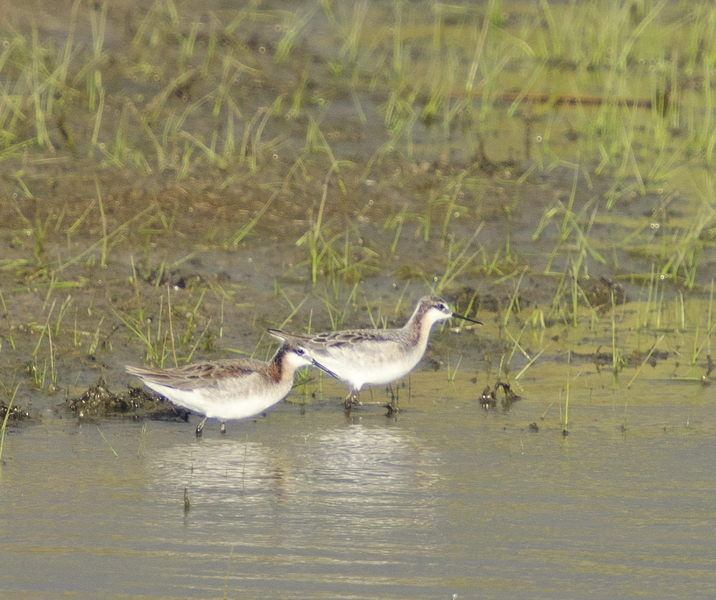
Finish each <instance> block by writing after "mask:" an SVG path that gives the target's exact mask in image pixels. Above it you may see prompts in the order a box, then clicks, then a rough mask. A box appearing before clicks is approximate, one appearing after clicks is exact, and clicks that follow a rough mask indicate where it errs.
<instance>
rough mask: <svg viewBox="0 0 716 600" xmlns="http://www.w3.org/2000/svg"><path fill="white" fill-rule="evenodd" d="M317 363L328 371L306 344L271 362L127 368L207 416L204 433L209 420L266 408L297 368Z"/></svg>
mask: <svg viewBox="0 0 716 600" xmlns="http://www.w3.org/2000/svg"><path fill="white" fill-rule="evenodd" d="M307 365H313V366H315V367H318V368H319V369H323V370H324V371H326V373H328V374H329V375H331V376H333V377H336V375H335V373H333V372H331V371H329V370H328V369H325V368H324V367H323V366H321V365H320V364H319V363H318V362H316V361H315V360H314V359H313V358H311V357H310V356H309V355H308V352H306V351H305V350H304V349H303V348H299V347H297V346H294V345H292V344H290V343H284V344H282V345H281V346H280V347H279V349H278V350H277V351H276V354H274V356H273V358H272V359H271V360H270V361H269V362H267V363H266V362H262V361H260V360H253V359H246V358H238V359H226V360H217V361H213V362H203V363H195V364H191V365H186V366H183V367H175V368H170V369H150V368H146V367H132V366H127V367H126V369H127V372H128V373H130V374H131V375H135V376H136V377H139V379H141V380H142V382H143V383H144V385H146V386H147V387H149V388H151V389H153V390H154V391H155V392H159V393H160V394H161V395H162V396H164V397H165V398H166V399H167V400H169V401H170V402H173V403H174V404H176V405H178V406H181V407H182V408H186V409H189V410H193V411H195V412H197V413H199V414H201V415H203V416H204V419H203V420H202V421H201V423H199V425H198V426H197V428H196V435H197V436H200V435H201V432H202V430H203V429H204V423H206V420H207V419H210V418H216V419H220V420H221V432H222V433H224V432H225V431H226V426H225V421H226V420H228V419H243V418H245V417H251V416H253V415H256V414H258V413H260V412H263V411H264V410H266V409H267V408H269V407H270V406H273V405H274V404H276V403H277V402H279V401H280V400H281V399H283V398H284V397H286V396H287V395H288V393H289V392H290V391H291V387H292V386H293V375H294V373H295V372H296V369H298V368H300V367H304V366H307Z"/></svg>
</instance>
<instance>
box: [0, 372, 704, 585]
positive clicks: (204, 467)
mask: <svg viewBox="0 0 716 600" xmlns="http://www.w3.org/2000/svg"><path fill="white" fill-rule="evenodd" d="M596 377H597V378H598V379H599V380H600V381H598V382H595V384H596V385H595V390H594V392H593V394H591V396H590V398H589V400H582V401H580V402H575V403H574V404H573V405H572V406H571V407H570V409H571V412H570V414H571V415H573V416H572V421H571V422H572V427H571V433H570V435H569V436H567V437H565V436H564V435H563V431H562V429H561V428H559V427H555V426H550V425H549V423H550V422H552V423H553V422H554V419H550V418H549V417H550V411H558V410H560V409H559V408H558V407H556V406H554V405H553V406H552V407H551V408H550V407H549V406H550V402H551V401H552V400H553V399H554V398H553V396H552V395H551V394H550V393H549V392H545V393H544V394H533V395H531V397H529V398H523V399H522V400H519V401H517V402H516V403H514V404H513V405H512V408H511V409H510V410H509V412H505V411H503V410H501V409H500V408H499V407H498V408H496V409H493V410H490V411H485V410H483V409H482V408H481V407H480V405H479V403H478V402H477V396H478V393H477V388H478V387H479V386H476V385H475V384H472V383H471V382H470V381H465V380H463V381H459V380H458V381H456V382H455V384H454V385H453V384H450V383H447V382H445V381H444V377H443V376H440V377H438V376H437V375H435V374H430V373H427V374H425V373H421V374H418V375H415V376H413V377H412V378H411V387H412V392H411V395H410V398H409V399H408V398H406V397H405V396H403V401H404V402H403V405H404V406H405V408H404V410H403V411H402V412H401V413H399V415H398V416H397V418H394V419H386V418H385V417H384V416H383V415H382V414H381V413H374V412H373V411H372V410H371V409H367V408H366V409H364V410H363V411H361V412H360V413H358V412H354V413H353V416H352V417H351V418H346V417H345V416H344V415H343V412H342V410H341V408H340V403H339V402H338V400H337V398H335V397H334V399H333V401H330V402H317V403H314V404H311V405H308V406H306V407H304V411H303V414H301V413H302V411H301V408H300V406H299V405H298V404H290V403H284V404H282V405H279V407H277V408H276V409H275V410H273V411H271V412H270V413H269V414H268V416H267V417H266V418H260V419H258V420H249V421H244V422H239V423H231V424H230V427H229V430H228V433H227V435H226V437H224V438H222V437H221V436H220V435H219V433H218V426H211V427H207V431H206V432H205V434H204V438H203V439H200V440H197V439H195V438H194V434H193V424H186V423H167V422H162V421H150V422H147V423H146V429H144V428H143V427H144V424H142V423H131V422H126V421H116V420H104V421H103V422H102V423H101V433H100V429H99V428H98V425H97V424H94V423H90V422H87V423H82V424H81V425H78V424H77V423H76V422H75V421H74V420H71V419H53V418H47V419H44V420H43V421H42V423H40V424H37V425H34V426H30V427H26V428H23V429H22V430H11V431H10V433H9V436H8V438H7V439H6V443H7V444H8V447H7V448H6V451H5V452H6V454H5V456H4V459H5V460H6V463H5V465H4V468H3V480H2V486H1V487H0V495H1V498H2V502H1V503H0V523H1V528H0V530H1V531H2V534H1V535H0V556H1V557H2V564H3V569H2V573H0V589H1V590H2V591H3V597H8V598H14V597H23V598H52V597H58V596H59V595H60V594H61V593H63V592H65V593H70V594H72V596H73V597H79V598H222V597H229V598H247V597H251V598H451V597H453V595H454V594H458V597H459V598H590V597H598V598H629V597H649V598H676V597H678V598H709V597H713V593H714V590H716V538H714V536H713V531H714V527H716V516H715V515H714V511H713V496H714V492H716V466H714V461H713V448H714V446H713V436H714V434H715V433H716V430H715V429H714V423H715V422H716V409H714V407H713V405H712V403H710V402H708V401H706V399H705V396H704V394H703V393H698V394H697V395H696V396H695V397H694V399H693V400H692V401H691V402H689V403H686V404H684V403H683V402H681V401H679V402H676V401H674V400H673V395H671V393H670V391H669V390H668V389H666V390H664V389H663V386H659V385H648V386H642V387H641V388H640V389H639V390H638V393H635V394H634V395H633V396H632V397H630V399H629V404H628V405H627V406H625V404H624V403H625V398H623V397H622V398H621V399H620V400H619V401H618V402H616V401H615V399H614V397H613V395H612V394H611V393H607V392H603V391H600V390H599V388H600V387H601V385H600V384H604V385H605V387H608V383H609V379H610V378H611V376H610V375H609V376H607V375H597V376H596ZM660 387H661V388H662V390H661V391H660V390H659V388H660ZM416 389H419V390H420V392H416V391H415V390H416ZM404 393H406V392H404ZM645 396H648V397H649V401H648V402H646V401H644V397H645ZM545 412H546V415H547V416H546V418H545V420H540V415H541V414H543V413H545ZM552 416H554V415H552ZM530 423H535V424H536V425H537V427H538V431H534V430H530V427H529V426H530ZM625 425H626V428H625V427H624V426H625ZM101 434H104V436H105V438H106V441H105V440H103V438H102V435H101ZM110 445H111V448H112V449H114V451H115V452H116V454H117V456H115V455H114V454H113V452H112V449H110ZM184 490H186V493H187V498H188V501H189V507H188V508H185V504H184ZM225 594H226V595H225Z"/></svg>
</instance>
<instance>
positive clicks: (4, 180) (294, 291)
mask: <svg viewBox="0 0 716 600" xmlns="http://www.w3.org/2000/svg"><path fill="white" fill-rule="evenodd" d="M55 11H56V12H55ZM57 23H62V25H61V26H59V28H58V25H57ZM0 38H1V41H2V48H1V49H0V92H1V93H0V161H1V162H2V164H3V170H2V173H3V174H2V176H1V177H0V182H1V184H2V190H1V191H2V197H1V198H0V210H1V211H2V215H3V219H4V227H3V228H2V230H1V232H2V237H1V239H0V246H1V247H2V252H1V253H0V292H2V295H1V296H0V299H2V309H3V315H4V317H5V318H4V319H3V323H4V324H3V326H2V328H0V358H1V359H2V361H3V367H2V372H1V373H0V379H2V381H3V382H5V381H11V382H12V383H3V384H2V387H3V389H5V390H6V391H7V392H8V394H9V392H10V391H11V390H13V389H15V390H16V389H17V388H16V387H15V384H14V381H15V378H16V377H17V374H18V373H19V372H21V371H22V370H23V369H24V371H25V372H26V373H28V376H29V384H30V385H29V388H32V389H39V390H45V391H49V392H50V393H53V392H55V391H56V390H57V389H59V388H60V387H65V388H66V387H67V386H73V385H76V384H77V383H83V384H87V383H88V381H91V380H96V378H97V377H96V373H94V371H97V370H100V371H104V370H105V369H108V368H113V367H118V366H121V364H122V362H123V361H127V360H128V358H129V359H130V360H133V361H138V360H141V359H144V360H147V361H149V362H151V363H153V364H157V365H166V366H168V365H169V364H170V363H171V364H175V363H177V362H180V361H188V360H191V359H192V358H193V357H195V355H196V353H197V352H199V353H206V354H210V353H211V352H212V349H213V347H214V343H215V341H216V340H221V339H223V338H224V336H225V334H227V332H226V323H228V322H231V323H232V330H233V332H232V334H231V338H230V339H229V340H225V343H224V344H223V345H225V346H226V345H228V346H234V345H236V346H239V347H241V348H243V350H242V351H246V352H252V353H254V354H257V353H258V354H266V355H267V356H268V354H269V353H270V350H269V349H267V348H266V347H265V346H264V345H262V344H263V341H264V340H263V337H262V336H261V331H263V329H264V327H265V326H266V325H268V324H271V325H274V326H284V324H285V323H286V322H287V321H288V320H289V319H293V320H294V323H293V324H292V327H294V328H295V329H298V328H303V329H309V330H310V329H314V330H315V329H317V328H328V327H332V328H337V327H342V326H345V325H348V324H349V325H351V326H375V327H380V326H386V325H388V324H390V323H394V322H396V321H400V320H401V319H402V318H403V316H404V314H405V312H406V311H407V310H409V308H406V307H409V305H411V304H412V301H409V300H408V298H407V296H408V295H411V296H418V295H421V294H422V293H423V292H424V291H425V289H429V290H430V291H432V292H434V293H436V294H441V295H445V296H446V297H448V298H449V299H450V300H454V301H456V302H457V303H458V304H460V305H461V306H460V307H459V308H460V310H463V309H464V310H465V311H466V312H471V313H472V314H477V313H480V314H483V315H484V314H485V313H494V314H495V315H496V317H495V319H494V320H493V321H491V322H490V323H488V327H486V328H485V329H484V337H485V338H486V340H481V341H480V344H481V346H480V350H479V351H480V352H482V351H484V353H483V356H485V359H484V362H481V363H480V364H479V365H477V366H478V367H479V368H482V367H483V366H484V365H487V372H488V373H490V372H491V371H492V370H493V369H494V368H495V367H493V366H492V363H493V362H494V363H495V364H496V365H499V366H498V367H496V368H497V371H498V373H499V376H500V377H501V378H504V379H505V380H510V381H512V385H513V386H516V387H517V389H518V391H519V385H520V382H521V381H524V380H525V379H526V376H525V374H526V373H529V371H528V370H529V369H534V365H535V364H536V363H537V362H538V360H545V359H548V358H549V359H550V360H558V361H560V362H561V363H563V364H565V365H566V364H567V363H569V364H568V369H567V371H566V377H565V378H564V380H563V381H562V382H561V386H562V390H564V391H566V397H567V398H569V397H570V395H571V398H572V402H573V405H574V398H575V394H577V393H578V391H577V389H576V388H575V385H574V380H575V379H576V378H577V377H579V373H580V372H579V371H577V375H575V374H574V373H575V369H579V368H580V361H581V362H582V363H583V362H584V361H585V360H586V361H588V362H590V363H594V365H596V368H598V369H602V368H609V369H610V370H611V371H612V372H613V373H614V375H615V379H614V381H615V385H616V382H618V377H617V376H618V374H619V373H620V371H622V369H624V368H626V367H633V368H634V369H636V371H635V373H634V377H631V376H630V379H631V381H629V385H631V384H632V382H633V381H634V378H635V377H640V376H644V371H643V370H642V367H643V366H644V364H653V363H654V361H657V360H664V358H665V357H664V356H663V355H662V354H661V352H662V351H666V352H667V354H666V356H667V357H671V358H674V360H675V363H676V364H673V365H672V366H673V370H672V373H671V375H672V376H674V377H678V378H683V379H684V380H686V381H708V380H709V379H710V378H711V375H712V371H713V364H712V360H711V341H712V339H713V336H714V333H715V331H716V317H715V316H714V314H713V300H714V298H713V293H714V283H713V277H714V268H713V264H714V261H715V260H716V252H715V246H716V190H715V186H716V181H715V179H714V160H715V159H716V157H714V146H716V119H715V114H714V108H715V103H716V97H714V87H713V83H712V79H713V78H714V74H715V73H716V70H715V69H716V7H714V5H713V3H711V2H689V3H686V2H676V3H674V2H667V1H666V0H660V1H655V0H634V1H633V2H627V3H622V2H617V1H615V0H592V1H591V2H586V3H581V2H580V3H577V2H569V3H561V2H560V3H551V2H549V1H548V0H540V1H538V2H531V3H510V2H501V1H499V0H491V1H490V2H488V3H486V4H481V5H476V4H474V3H463V4H459V3H458V4H446V3H441V2H436V1H425V2H417V3H405V2H403V1H402V0H388V1H386V2H380V3H371V2H368V1H367V0H361V1H358V2H341V1H336V2H329V1H326V0H312V1H308V2H304V3H300V4H294V3H281V2H271V3H263V2H258V1H257V2H250V3H244V4H242V5H241V7H240V8H238V9H233V10H227V9H225V8H223V5H222V6H221V7H219V6H216V7H215V6H213V4H212V2H208V3H205V4H204V5H202V6H200V7H197V6H196V5H194V4H190V3H178V2H174V1H173V0H155V1H153V2H118V3H117V2H114V3H110V2H108V1H103V2H94V3H92V2H87V1H84V0H75V1H74V2H71V3H65V4H63V5H62V7H61V8H55V6H54V4H53V5H50V4H49V3H48V5H47V7H46V9H45V10H44V11H43V10H38V11H35V13H33V14H32V15H31V14H29V13H23V12H21V11H20V10H18V11H17V12H11V13H8V14H6V15H4V21H3V22H2V23H1V24H0ZM482 318H483V320H486V318H485V317H484V316H483V317H482ZM284 319H285V320H284ZM237 323H238V325H237ZM237 330H240V333H239V331H237ZM227 335H228V334H227ZM481 335H482V334H481ZM244 338H245V339H244ZM471 338H472V339H474V338H475V336H471ZM585 340H587V345H588V346H589V348H588V349H587V350H586V351H585V348H584V347H583V346H584V343H585ZM227 341H228V343H226V342H227ZM456 346H457V348H456V347H453V348H452V351H453V352H463V353H466V354H468V355H469V354H470V352H473V353H474V349H473V350H470V349H468V348H467V347H466V344H465V343H463V342H460V343H459V344H456ZM140 347H141V353H140V350H139V348H140ZM664 348H668V350H663V349H664ZM602 349H605V350H604V351H602ZM607 349H608V351H607ZM580 353H581V357H580ZM585 357H586V358H585ZM473 358H475V357H474V356H473ZM475 360H476V359H475ZM473 362H474V361H473ZM513 363H514V364H513ZM448 364H450V363H448ZM452 364H453V365H456V366H455V367H454V370H453V371H452V372H451V371H450V369H448V379H449V380H450V381H454V380H455V377H456V375H457V373H458V367H459V368H460V370H463V369H470V368H471V367H470V361H468V360H462V357H461V356H460V355H457V356H454V359H453V361H452ZM82 370H85V371H89V372H90V373H91V374H90V375H87V376H86V377H85V378H84V379H81V380H80V375H79V373H80V372H81V371H82ZM488 377H489V375H488ZM490 381H492V378H490ZM480 382H481V384H483V386H484V383H485V381H483V380H481V381H480ZM304 388H305V386H304ZM505 389H507V388H505ZM304 395H306V394H305V392H304ZM475 395H476V397H477V396H478V395H479V394H478V393H477V392H476V394H475ZM566 408H567V405H565V413H564V426H565V428H566V425H567V412H566ZM573 414H574V413H573Z"/></svg>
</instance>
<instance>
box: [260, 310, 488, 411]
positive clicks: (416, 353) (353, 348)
mask: <svg viewBox="0 0 716 600" xmlns="http://www.w3.org/2000/svg"><path fill="white" fill-rule="evenodd" d="M452 317H455V318H457V319H463V320H464V321H470V322H472V323H477V324H478V325H482V323H480V321H476V320H475V319H470V318H469V317H465V316H462V315H458V314H456V313H454V312H452V310H450V307H449V306H448V303H447V302H445V300H443V299H441V298H436V297H435V296H424V297H423V298H421V299H420V300H419V301H418V305H417V307H416V308H415V312H413V315H412V316H411V317H410V319H408V322H407V323H406V324H405V325H403V327H401V328H400V329H349V330H346V331H329V332H326V333H317V334H315V335H301V334H293V333H286V332H285V331H281V330H279V329H269V330H268V332H269V333H270V334H271V335H273V336H274V337H276V338H278V339H279V340H283V341H284V342H286V343H289V344H291V345H292V346H295V347H296V348H302V349H304V350H305V351H306V353H307V354H308V356H310V357H311V358H313V359H314V360H316V361H318V362H319V363H320V365H321V368H323V370H324V371H326V372H327V373H329V374H330V373H331V372H332V373H333V376H334V377H336V378H337V379H340V380H341V381H343V382H344V383H346V384H347V385H348V387H349V388H350V390H351V391H350V394H349V395H348V397H347V398H346V401H345V407H346V410H350V408H351V405H352V404H359V402H358V393H359V392H360V389H361V388H362V387H363V386H364V385H382V384H388V383H391V382H393V381H395V380H397V379H400V378H401V377H403V376H405V375H407V374H408V373H409V372H410V371H412V369H413V367H415V365H417V364H418V362H419V361H420V359H421V358H422V357H423V354H425V348H426V347H427V345H428V337H429V336H430V329H431V328H432V326H433V324H435V323H437V322H438V321H444V320H446V319H450V318H452ZM388 408H389V410H394V409H395V407H393V406H389V407H388Z"/></svg>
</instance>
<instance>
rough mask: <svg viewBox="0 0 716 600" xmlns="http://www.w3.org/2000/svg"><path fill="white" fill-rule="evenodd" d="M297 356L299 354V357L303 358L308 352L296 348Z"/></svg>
mask: <svg viewBox="0 0 716 600" xmlns="http://www.w3.org/2000/svg"><path fill="white" fill-rule="evenodd" d="M296 354H298V355H299V356H303V355H304V354H306V351H305V350H304V349H303V348H296Z"/></svg>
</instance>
